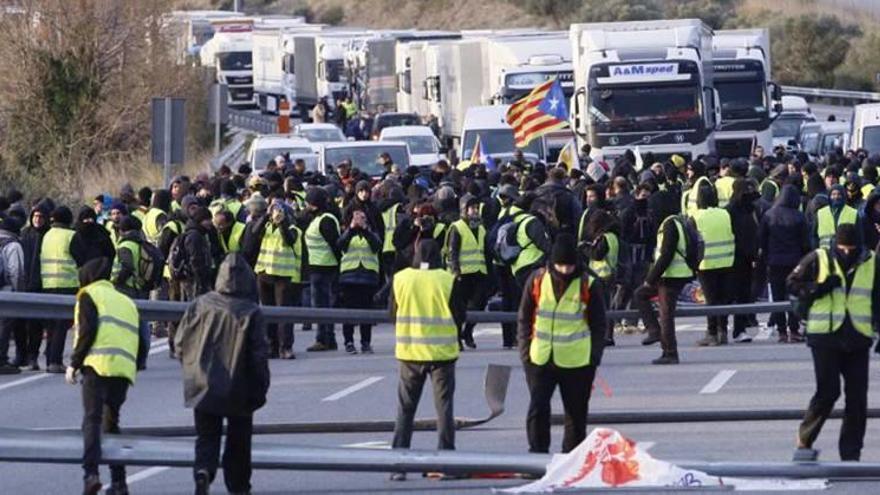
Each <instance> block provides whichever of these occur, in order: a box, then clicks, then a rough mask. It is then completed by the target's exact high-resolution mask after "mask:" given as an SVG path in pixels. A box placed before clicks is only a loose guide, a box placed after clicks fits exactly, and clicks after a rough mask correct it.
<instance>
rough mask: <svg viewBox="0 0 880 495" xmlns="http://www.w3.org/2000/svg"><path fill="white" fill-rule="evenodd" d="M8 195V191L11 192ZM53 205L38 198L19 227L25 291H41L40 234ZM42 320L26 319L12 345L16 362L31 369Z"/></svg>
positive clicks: (35, 365)
mask: <svg viewBox="0 0 880 495" xmlns="http://www.w3.org/2000/svg"><path fill="white" fill-rule="evenodd" d="M10 196H11V194H10ZM53 208H54V206H53V205H52V203H51V200H48V199H45V198H44V199H42V200H40V201H38V202H37V203H36V204H35V205H34V206H33V207H32V208H31V209H30V212H29V214H28V215H29V216H27V217H26V218H23V219H22V223H23V224H24V225H25V227H24V228H23V229H22V230H21V235H20V236H19V240H20V242H21V247H22V251H23V252H24V267H23V270H24V288H23V289H22V290H23V291H24V292H40V291H41V290H42V275H41V274H40V258H41V256H42V255H41V250H42V246H43V237H45V234H46V232H48V231H49V228H50V227H49V214H50V213H51V212H52V209H53ZM43 330H44V322H42V321H40V320H25V322H24V324H23V325H22V327H19V328H18V329H17V331H16V332H15V348H16V350H19V349H20V350H21V355H20V356H22V357H23V359H24V361H22V362H18V361H16V364H20V365H22V366H27V368H28V369H29V370H30V371H39V370H40V365H39V362H38V358H39V356H40V346H41V345H42V343H43Z"/></svg>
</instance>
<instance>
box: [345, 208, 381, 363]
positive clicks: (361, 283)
mask: <svg viewBox="0 0 880 495" xmlns="http://www.w3.org/2000/svg"><path fill="white" fill-rule="evenodd" d="M348 214H349V216H351V221H350V222H349V224H348V226H347V228H346V229H345V232H343V233H342V236H341V237H340V238H339V241H338V242H337V246H338V247H339V250H340V251H341V252H342V259H341V260H340V263H339V288H340V304H338V305H337V306H341V307H343V308H352V309H370V308H372V307H373V294H375V293H376V289H377V288H378V287H379V252H380V251H381V250H382V240H381V239H380V238H379V236H378V235H377V234H376V233H375V232H374V231H373V229H372V225H371V224H370V221H369V220H368V219H367V213H366V212H365V211H364V210H363V209H362V206H356V208H355V209H354V210H352V211H349V212H348ZM372 332H373V325H371V324H369V323H361V325H360V333H361V340H360V344H361V352H362V353H364V354H372V353H373V347H372V342H373V339H372ZM342 336H343V339H344V342H345V352H347V353H349V354H357V348H356V347H355V345H354V324H353V323H346V324H343V325H342Z"/></svg>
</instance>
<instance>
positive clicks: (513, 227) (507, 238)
mask: <svg viewBox="0 0 880 495" xmlns="http://www.w3.org/2000/svg"><path fill="white" fill-rule="evenodd" d="M526 220H527V218H522V219H518V220H514V219H510V220H509V221H507V222H504V223H503V224H502V225H501V226H499V227H498V232H497V236H496V238H495V242H494V244H492V249H493V252H494V253H495V258H496V259H498V261H500V262H501V263H504V264H505V265H510V264H513V262H515V261H516V259H517V258H518V257H519V254H520V253H521V252H522V250H523V249H525V248H526V247H528V246H529V244H531V242H529V244H526V245H525V246H520V245H519V243H518V242H516V234H517V231H518V230H519V226H520V225H521V224H522V223H523V222H524V221H526Z"/></svg>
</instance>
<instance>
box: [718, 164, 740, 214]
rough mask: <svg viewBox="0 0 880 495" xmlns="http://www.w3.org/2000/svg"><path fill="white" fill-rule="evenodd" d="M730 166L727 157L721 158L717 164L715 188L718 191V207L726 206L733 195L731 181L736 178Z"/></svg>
mask: <svg viewBox="0 0 880 495" xmlns="http://www.w3.org/2000/svg"><path fill="white" fill-rule="evenodd" d="M731 168H732V166H731V163H730V161H729V159H727V158H722V159H721V163H720V164H719V177H718V178H717V179H715V190H716V191H717V192H718V207H719V208H726V207H727V203H729V202H730V197H731V196H733V181H734V180H735V179H736V177H734V175H733V171H732V170H731Z"/></svg>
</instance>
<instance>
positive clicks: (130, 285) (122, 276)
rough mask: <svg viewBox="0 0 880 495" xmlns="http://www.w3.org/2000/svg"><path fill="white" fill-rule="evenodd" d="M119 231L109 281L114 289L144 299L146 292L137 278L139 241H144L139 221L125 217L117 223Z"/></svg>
mask: <svg viewBox="0 0 880 495" xmlns="http://www.w3.org/2000/svg"><path fill="white" fill-rule="evenodd" d="M119 233H120V238H119V244H117V245H116V257H115V258H114V261H113V271H112V273H111V275H110V281H111V282H113V285H114V286H115V287H116V290H118V291H119V292H122V293H123V294H125V295H126V296H128V297H130V298H132V299H146V298H147V296H148V294H146V293H145V291H144V290H143V287H142V286H141V283H142V281H141V280H140V279H139V267H140V260H141V243H142V242H144V238H143V234H141V225H140V221H138V219H137V218H135V217H125V218H124V219H123V220H122V223H121V224H120V225H119Z"/></svg>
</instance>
